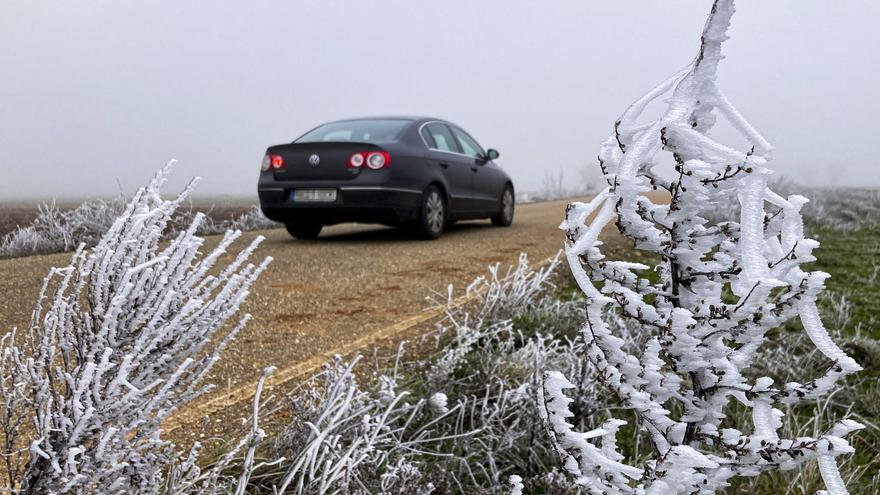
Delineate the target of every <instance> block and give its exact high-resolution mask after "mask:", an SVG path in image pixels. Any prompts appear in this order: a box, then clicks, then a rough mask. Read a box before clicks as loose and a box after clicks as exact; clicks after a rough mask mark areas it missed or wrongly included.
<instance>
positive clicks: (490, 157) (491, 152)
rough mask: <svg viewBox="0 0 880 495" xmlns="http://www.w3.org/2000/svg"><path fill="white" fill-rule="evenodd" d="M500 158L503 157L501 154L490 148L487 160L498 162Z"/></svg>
mask: <svg viewBox="0 0 880 495" xmlns="http://www.w3.org/2000/svg"><path fill="white" fill-rule="evenodd" d="M499 156H501V154H500V153H498V150H496V149H492V148H489V151H487V152H486V159H487V160H497V159H498V157H499Z"/></svg>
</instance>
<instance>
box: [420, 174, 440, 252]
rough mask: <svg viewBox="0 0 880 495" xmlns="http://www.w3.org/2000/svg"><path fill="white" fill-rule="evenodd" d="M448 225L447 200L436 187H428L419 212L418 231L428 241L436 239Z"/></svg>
mask: <svg viewBox="0 0 880 495" xmlns="http://www.w3.org/2000/svg"><path fill="white" fill-rule="evenodd" d="M445 225H446V200H445V199H444V198H443V193H441V192H440V189H438V188H437V187H436V186H428V189H427V190H426V191H425V195H424V199H423V200H422V209H421V211H420V212H419V222H418V226H417V227H418V230H419V233H420V234H421V235H422V237H424V238H426V239H436V238H438V237H440V234H442V233H443V227H444V226H445Z"/></svg>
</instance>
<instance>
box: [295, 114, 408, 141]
mask: <svg viewBox="0 0 880 495" xmlns="http://www.w3.org/2000/svg"><path fill="white" fill-rule="evenodd" d="M407 124H409V121H408V120H396V119H376V120H347V121H344V122H331V123H329V124H324V125H322V126H321V127H318V128H317V129H313V130H311V131H309V132H307V133H306V134H304V135H303V136H302V137H300V138H299V139H297V140H296V142H297V143H320V142H328V141H353V142H356V143H392V142H394V141H397V139H398V138H399V137H400V134H401V132H402V131H403V128H404V127H406V125H407Z"/></svg>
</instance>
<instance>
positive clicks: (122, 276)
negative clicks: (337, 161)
mask: <svg viewBox="0 0 880 495" xmlns="http://www.w3.org/2000/svg"><path fill="white" fill-rule="evenodd" d="M170 168H171V164H169V166H166V167H165V168H163V169H162V170H160V171H159V173H157V174H156V176H155V178H154V179H153V180H152V182H150V184H149V185H148V186H147V187H145V188H143V189H141V190H140V191H139V192H138V193H137V194H136V195H135V196H134V198H133V199H132V200H131V202H130V203H129V204H128V206H127V207H126V208H125V211H124V212H123V213H122V215H120V216H119V217H118V218H117V219H116V220H115V222H113V224H112V226H111V227H110V229H109V231H107V233H106V234H105V235H104V236H103V237H102V238H101V240H100V242H98V244H97V245H96V246H95V247H94V248H93V249H91V250H88V251H87V250H85V249H84V248H83V247H82V246H80V248H79V249H78V250H77V251H76V253H75V254H74V255H73V259H72V260H71V263H70V265H69V266H67V267H65V268H61V269H53V270H52V271H51V272H50V273H49V276H48V277H47V278H46V280H45V282H44V285H43V289H42V291H41V293H40V297H39V299H38V302H37V306H36V308H35V309H34V312H33V318H32V321H31V324H30V327H29V328H28V329H27V332H26V333H25V334H24V335H23V341H22V342H20V343H19V342H16V338H15V335H14V334H9V335H7V336H6V337H5V338H4V340H3V345H2V360H0V371H2V377H3V386H2V390H0V391H2V393H3V410H2V412H3V430H4V434H5V440H6V444H5V446H4V448H5V452H4V454H5V456H4V458H5V459H6V468H7V472H8V473H7V476H8V479H7V480H6V481H7V482H8V485H7V490H8V491H11V492H14V493H60V492H65V493H68V492H72V493H122V492H128V493H155V492H157V491H158V487H159V484H160V482H161V478H162V471H163V469H164V468H165V467H166V466H167V465H169V464H170V463H171V461H172V459H173V457H174V456H175V455H176V453H175V452H173V445H172V444H171V443H170V442H168V441H166V440H164V439H162V438H161V435H160V433H161V431H160V426H161V423H162V421H163V420H165V419H166V418H167V417H168V416H169V415H170V414H171V413H172V412H174V411H175V410H176V409H177V408H179V407H180V406H182V405H183V404H185V403H187V402H189V401H191V400H192V399H194V398H195V397H197V396H198V395H200V394H201V393H203V392H204V391H205V390H206V389H207V388H208V387H206V386H204V385H203V381H204V378H205V376H206V375H207V373H208V371H209V370H210V369H211V367H212V365H213V364H214V363H215V362H216V361H217V359H218V357H219V353H220V352H221V350H222V349H223V348H224V347H225V346H226V345H227V344H228V343H229V342H230V340H231V339H232V338H233V337H234V336H235V335H236V333H237V332H238V331H239V330H240V329H241V328H242V327H243V326H244V325H245V324H246V323H247V321H248V319H249V316H248V315H245V316H244V317H242V318H240V319H239V320H238V321H237V323H233V324H232V325H227V323H228V322H229V321H230V319H232V318H233V317H234V316H235V315H236V313H238V310H239V307H240V305H241V304H242V302H243V301H244V299H245V297H246V296H247V295H248V292H249V289H250V287H251V285H252V284H253V283H254V281H255V280H256V279H257V277H258V276H259V275H260V273H261V272H262V271H263V270H264V269H265V267H266V265H267V264H268V263H269V261H270V260H271V259H269V258H267V259H265V260H264V261H263V262H261V263H259V264H253V263H250V262H249V259H250V258H251V256H252V255H253V253H254V250H255V249H256V248H257V246H258V245H259V243H260V241H261V238H257V239H256V240H255V241H253V242H252V243H251V244H250V245H249V246H248V247H246V248H245V249H244V250H242V251H241V252H240V253H239V254H238V256H237V257H235V258H234V260H232V261H231V262H229V263H228V264H225V263H222V262H221V259H220V257H221V255H223V254H224V253H225V252H227V250H228V249H229V248H230V247H231V245H232V244H233V242H234V241H235V240H236V239H237V238H238V237H239V236H240V235H241V233H240V232H227V233H226V235H225V236H224V237H223V238H222V240H221V241H220V242H219V244H218V245H217V247H215V248H213V249H209V250H207V252H206V253H205V254H202V253H201V252H200V251H201V250H202V249H203V248H204V242H203V239H202V238H200V237H198V236H197V235H196V231H197V229H198V228H199V224H200V222H201V220H202V216H201V215H196V216H195V218H194V219H193V221H192V223H191V224H190V225H189V227H188V228H186V229H185V230H183V231H182V232H180V233H179V234H178V235H177V236H176V237H175V238H174V239H173V240H172V241H171V242H169V243H162V242H161V241H162V236H163V234H164V233H165V231H166V229H167V228H168V224H169V222H170V221H171V219H172V217H173V214H174V212H175V209H176V208H177V207H178V206H179V205H180V204H181V202H182V201H184V199H185V198H186V197H187V195H188V194H189V191H190V189H191V187H192V186H190V187H188V188H187V189H186V190H185V191H184V192H183V193H182V194H181V195H179V196H178V197H177V198H175V199H172V200H164V199H162V198H161V196H160V192H161V187H162V185H163V183H164V182H165V180H166V177H167V175H168V173H169V171H170ZM25 418H26V419H25ZM26 420H29V421H32V424H31V425H30V428H22V427H21V425H22V423H23V422H25V421H26ZM16 449H24V450H16ZM26 459H27V462H26V466H23V465H22V463H23V461H25V460H26ZM22 469H23V470H24V471H23V472H22Z"/></svg>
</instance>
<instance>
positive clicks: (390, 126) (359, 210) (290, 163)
mask: <svg viewBox="0 0 880 495" xmlns="http://www.w3.org/2000/svg"><path fill="white" fill-rule="evenodd" d="M498 156H499V154H498V151H496V150H494V149H487V150H484V149H483V147H482V146H480V144H479V143H478V142H477V140H476V139H474V138H473V137H471V135H470V134H468V133H467V132H466V131H465V130H464V129H462V128H461V127H459V126H457V125H455V124H453V123H451V122H448V121H446V120H442V119H435V118H429V117H369V118H357V119H347V120H339V121H335V122H329V123H326V124H323V125H320V126H318V127H316V128H314V129H312V130H310V131H308V132H306V133H305V134H303V135H302V136H300V137H299V138H297V139H296V140H295V141H293V142H292V143H289V144H280V145H277V146H270V147H269V148H268V149H267V150H266V155H265V157H264V158H263V163H262V167H261V173H260V178H259V182H258V185H257V192H258V194H259V198H260V208H261V209H262V210H263V213H264V214H265V215H266V216H267V217H268V218H270V219H272V220H274V221H276V222H281V223H283V224H284V225H285V226H286V227H287V231H288V232H289V233H290V234H291V235H292V236H293V237H295V238H297V239H315V238H317V237H318V235H319V234H320V233H321V229H322V228H323V227H324V226H325V225H333V224H338V223H343V222H360V223H379V224H385V225H391V226H395V227H412V228H413V229H414V230H415V231H416V232H418V234H420V235H421V236H422V237H424V238H427V239H436V238H438V237H440V235H441V234H442V233H443V230H444V229H445V227H446V226H447V225H449V224H451V223H452V222H455V221H457V220H469V219H480V218H488V219H491V220H492V224H493V225H496V226H501V227H506V226H509V225H511V223H513V214H514V208H515V197H516V196H515V195H514V188H513V181H512V180H511V179H510V176H509V175H508V174H507V173H506V172H505V171H504V170H502V169H501V168H500V167H499V166H498V165H497V164H496V163H495V160H496V159H497V158H498Z"/></svg>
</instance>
